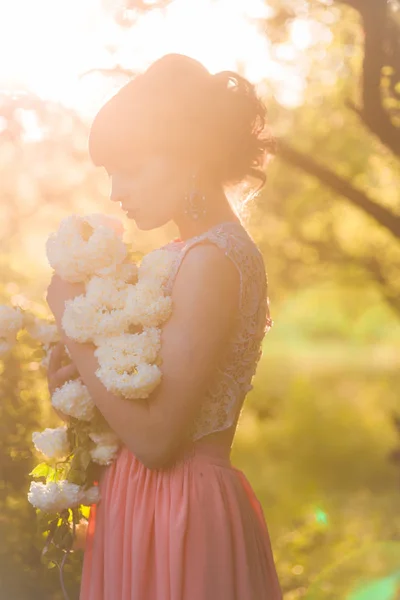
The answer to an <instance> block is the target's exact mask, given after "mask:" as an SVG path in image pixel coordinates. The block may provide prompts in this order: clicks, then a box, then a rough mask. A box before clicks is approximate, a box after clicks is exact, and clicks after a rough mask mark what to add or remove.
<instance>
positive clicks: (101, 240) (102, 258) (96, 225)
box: [46, 215, 127, 282]
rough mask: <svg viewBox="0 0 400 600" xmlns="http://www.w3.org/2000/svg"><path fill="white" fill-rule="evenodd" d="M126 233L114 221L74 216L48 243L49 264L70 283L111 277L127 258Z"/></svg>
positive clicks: (95, 216) (100, 217) (99, 217)
mask: <svg viewBox="0 0 400 600" xmlns="http://www.w3.org/2000/svg"><path fill="white" fill-rule="evenodd" d="M121 229H122V231H121ZM122 233H123V228H122V225H121V224H120V222H119V221H118V220H117V219H115V218H113V217H106V216H104V215H87V216H84V217H81V216H78V215H70V216H68V217H66V218H65V219H63V220H62V221H61V224H60V227H59V229H58V231H57V232H56V233H52V234H51V235H50V237H49V238H48V240H47V242H46V251H47V258H48V261H49V263H50V265H51V266H52V267H53V269H55V271H56V273H57V274H58V275H59V276H60V277H61V278H62V279H65V280H66V281H70V282H81V281H85V280H86V279H87V278H88V277H89V276H91V275H94V274H99V275H104V276H106V275H111V274H113V273H115V271H116V269H117V265H119V264H121V263H122V262H123V261H124V259H125V258H126V255H127V249H126V246H125V244H124V243H123V241H122V237H121V235H122Z"/></svg>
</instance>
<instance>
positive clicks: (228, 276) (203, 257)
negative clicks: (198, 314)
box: [173, 240, 240, 310]
mask: <svg viewBox="0 0 400 600" xmlns="http://www.w3.org/2000/svg"><path fill="white" fill-rule="evenodd" d="M239 288H240V275H239V272H238V269H237V267H236V266H235V264H234V263H233V262H232V260H231V259H230V258H229V257H228V256H226V255H225V253H224V251H223V250H222V249H221V248H219V247H218V246H216V245H215V244H213V243H212V242H209V241H207V240H206V241H204V242H201V243H199V244H196V245H194V246H192V247H191V248H190V249H189V250H188V251H187V253H186V255H185V257H184V258H183V260H182V264H181V267H180V269H179V271H178V274H177V277H176V281H175V285H174V290H173V296H174V297H175V299H176V300H178V299H179V298H182V300H183V299H184V298H186V299H188V298H192V299H194V297H196V298H197V300H200V301H203V300H204V301H206V300H207V301H208V303H210V302H212V300H213V299H214V301H215V302H219V304H221V303H222V304H223V305H224V307H225V310H227V308H228V307H229V306H231V305H232V307H233V306H235V305H236V304H237V299H238V295H239ZM221 301H222V302H221Z"/></svg>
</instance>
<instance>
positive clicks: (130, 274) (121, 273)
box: [112, 262, 138, 283]
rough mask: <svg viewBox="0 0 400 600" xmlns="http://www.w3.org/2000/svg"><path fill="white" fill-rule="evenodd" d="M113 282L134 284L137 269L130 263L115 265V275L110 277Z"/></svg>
mask: <svg viewBox="0 0 400 600" xmlns="http://www.w3.org/2000/svg"><path fill="white" fill-rule="evenodd" d="M112 278H113V279H114V280H115V281H123V282H124V283H136V281H137V278H138V267H137V265H136V264H135V263H132V262H123V263H122V264H120V265H117V267H116V270H115V273H114V274H113V275H112Z"/></svg>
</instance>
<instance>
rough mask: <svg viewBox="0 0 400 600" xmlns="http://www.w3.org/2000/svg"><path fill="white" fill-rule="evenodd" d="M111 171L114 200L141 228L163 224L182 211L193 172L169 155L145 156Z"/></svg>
mask: <svg viewBox="0 0 400 600" xmlns="http://www.w3.org/2000/svg"><path fill="white" fill-rule="evenodd" d="M108 172H109V175H110V180H111V196H110V197H111V200H113V201H114V202H119V203H120V205H121V208H122V209H123V210H124V211H125V212H126V214H127V216H128V217H129V218H130V219H133V220H134V221H135V222H136V225H137V226H138V228H139V229H142V230H149V229H155V228H157V227H161V226H163V225H165V224H166V223H168V222H169V221H171V220H172V219H174V218H175V216H176V215H178V214H179V213H180V212H181V210H182V205H183V203H184V198H185V194H186V193H187V192H188V191H189V187H190V184H191V175H192V173H191V169H190V168H189V167H188V165H186V166H185V165H184V164H183V163H182V161H178V160H177V159H176V158H173V157H167V156H151V157H146V159H143V160H142V161H137V162H136V164H135V165H134V166H132V167H129V168H124V169H115V170H114V169H113V170H109V171H108Z"/></svg>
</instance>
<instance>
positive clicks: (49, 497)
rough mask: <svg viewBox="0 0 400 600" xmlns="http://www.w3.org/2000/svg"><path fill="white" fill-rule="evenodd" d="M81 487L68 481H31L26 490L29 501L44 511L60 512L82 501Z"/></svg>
mask: <svg viewBox="0 0 400 600" xmlns="http://www.w3.org/2000/svg"><path fill="white" fill-rule="evenodd" d="M82 498H83V493H82V488H81V487H80V486H79V485H76V484H75V483H69V481H50V482H48V483H40V482H38V481H32V482H31V486H30V489H29V492H28V500H29V502H30V503H31V504H32V505H33V506H35V507H36V508H39V509H40V510H43V511H45V512H61V511H63V510H65V509H66V508H73V507H75V506H79V504H81V503H82Z"/></svg>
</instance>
